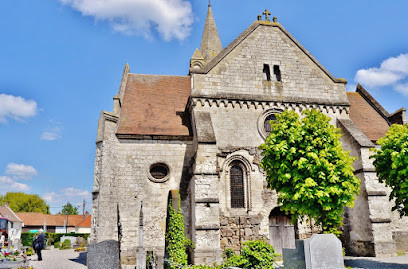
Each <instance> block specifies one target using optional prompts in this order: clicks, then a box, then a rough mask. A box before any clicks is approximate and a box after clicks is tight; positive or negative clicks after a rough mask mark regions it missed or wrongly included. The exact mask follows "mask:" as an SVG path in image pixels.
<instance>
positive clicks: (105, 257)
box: [87, 240, 120, 269]
mask: <svg viewBox="0 0 408 269" xmlns="http://www.w3.org/2000/svg"><path fill="white" fill-rule="evenodd" d="M87 257H88V261H87V263H88V269H119V268H120V262H119V244H118V241H115V240H106V241H102V242H99V243H96V244H91V245H89V246H88V255H87Z"/></svg>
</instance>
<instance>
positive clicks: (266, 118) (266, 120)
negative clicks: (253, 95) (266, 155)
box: [258, 109, 282, 139]
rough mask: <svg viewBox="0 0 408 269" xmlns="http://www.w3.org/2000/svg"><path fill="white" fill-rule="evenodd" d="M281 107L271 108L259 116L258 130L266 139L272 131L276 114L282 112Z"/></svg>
mask: <svg viewBox="0 0 408 269" xmlns="http://www.w3.org/2000/svg"><path fill="white" fill-rule="evenodd" d="M281 112H282V110H280V109H270V110H267V111H265V112H264V113H262V114H261V115H260V116H259V118H258V132H259V134H260V135H261V136H262V138H263V139H265V138H266V137H267V136H268V135H269V134H270V133H271V129H272V127H271V123H270V122H271V121H274V120H276V114H279V113H281Z"/></svg>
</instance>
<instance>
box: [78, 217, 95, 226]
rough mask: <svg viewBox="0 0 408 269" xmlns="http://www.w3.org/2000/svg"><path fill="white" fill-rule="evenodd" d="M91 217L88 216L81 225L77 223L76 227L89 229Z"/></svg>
mask: <svg viewBox="0 0 408 269" xmlns="http://www.w3.org/2000/svg"><path fill="white" fill-rule="evenodd" d="M91 219H92V217H91V215H88V216H87V217H86V218H85V219H84V220H83V221H82V222H81V223H79V224H78V225H77V226H78V227H91Z"/></svg>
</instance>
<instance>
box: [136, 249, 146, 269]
mask: <svg viewBox="0 0 408 269" xmlns="http://www.w3.org/2000/svg"><path fill="white" fill-rule="evenodd" d="M136 269H146V251H145V250H144V248H143V247H138V248H137V251H136Z"/></svg>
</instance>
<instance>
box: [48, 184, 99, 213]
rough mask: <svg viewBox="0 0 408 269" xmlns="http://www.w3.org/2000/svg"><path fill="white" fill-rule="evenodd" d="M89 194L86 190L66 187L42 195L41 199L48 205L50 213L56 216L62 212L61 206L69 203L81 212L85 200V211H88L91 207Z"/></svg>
mask: <svg viewBox="0 0 408 269" xmlns="http://www.w3.org/2000/svg"><path fill="white" fill-rule="evenodd" d="M91 197H92V195H91V193H90V192H89V191H88V190H83V189H77V188H74V187H68V188H65V189H62V190H59V191H57V192H55V191H53V192H48V193H44V194H43V195H42V197H41V198H42V199H44V201H46V202H47V203H49V205H50V207H51V213H53V214H56V213H58V212H60V211H61V210H62V206H63V205H65V204H67V203H68V202H69V203H71V204H72V205H73V206H78V207H79V209H80V210H79V212H80V213H81V212H82V203H83V201H84V200H85V202H86V209H87V210H90V207H91V206H92V202H91Z"/></svg>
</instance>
